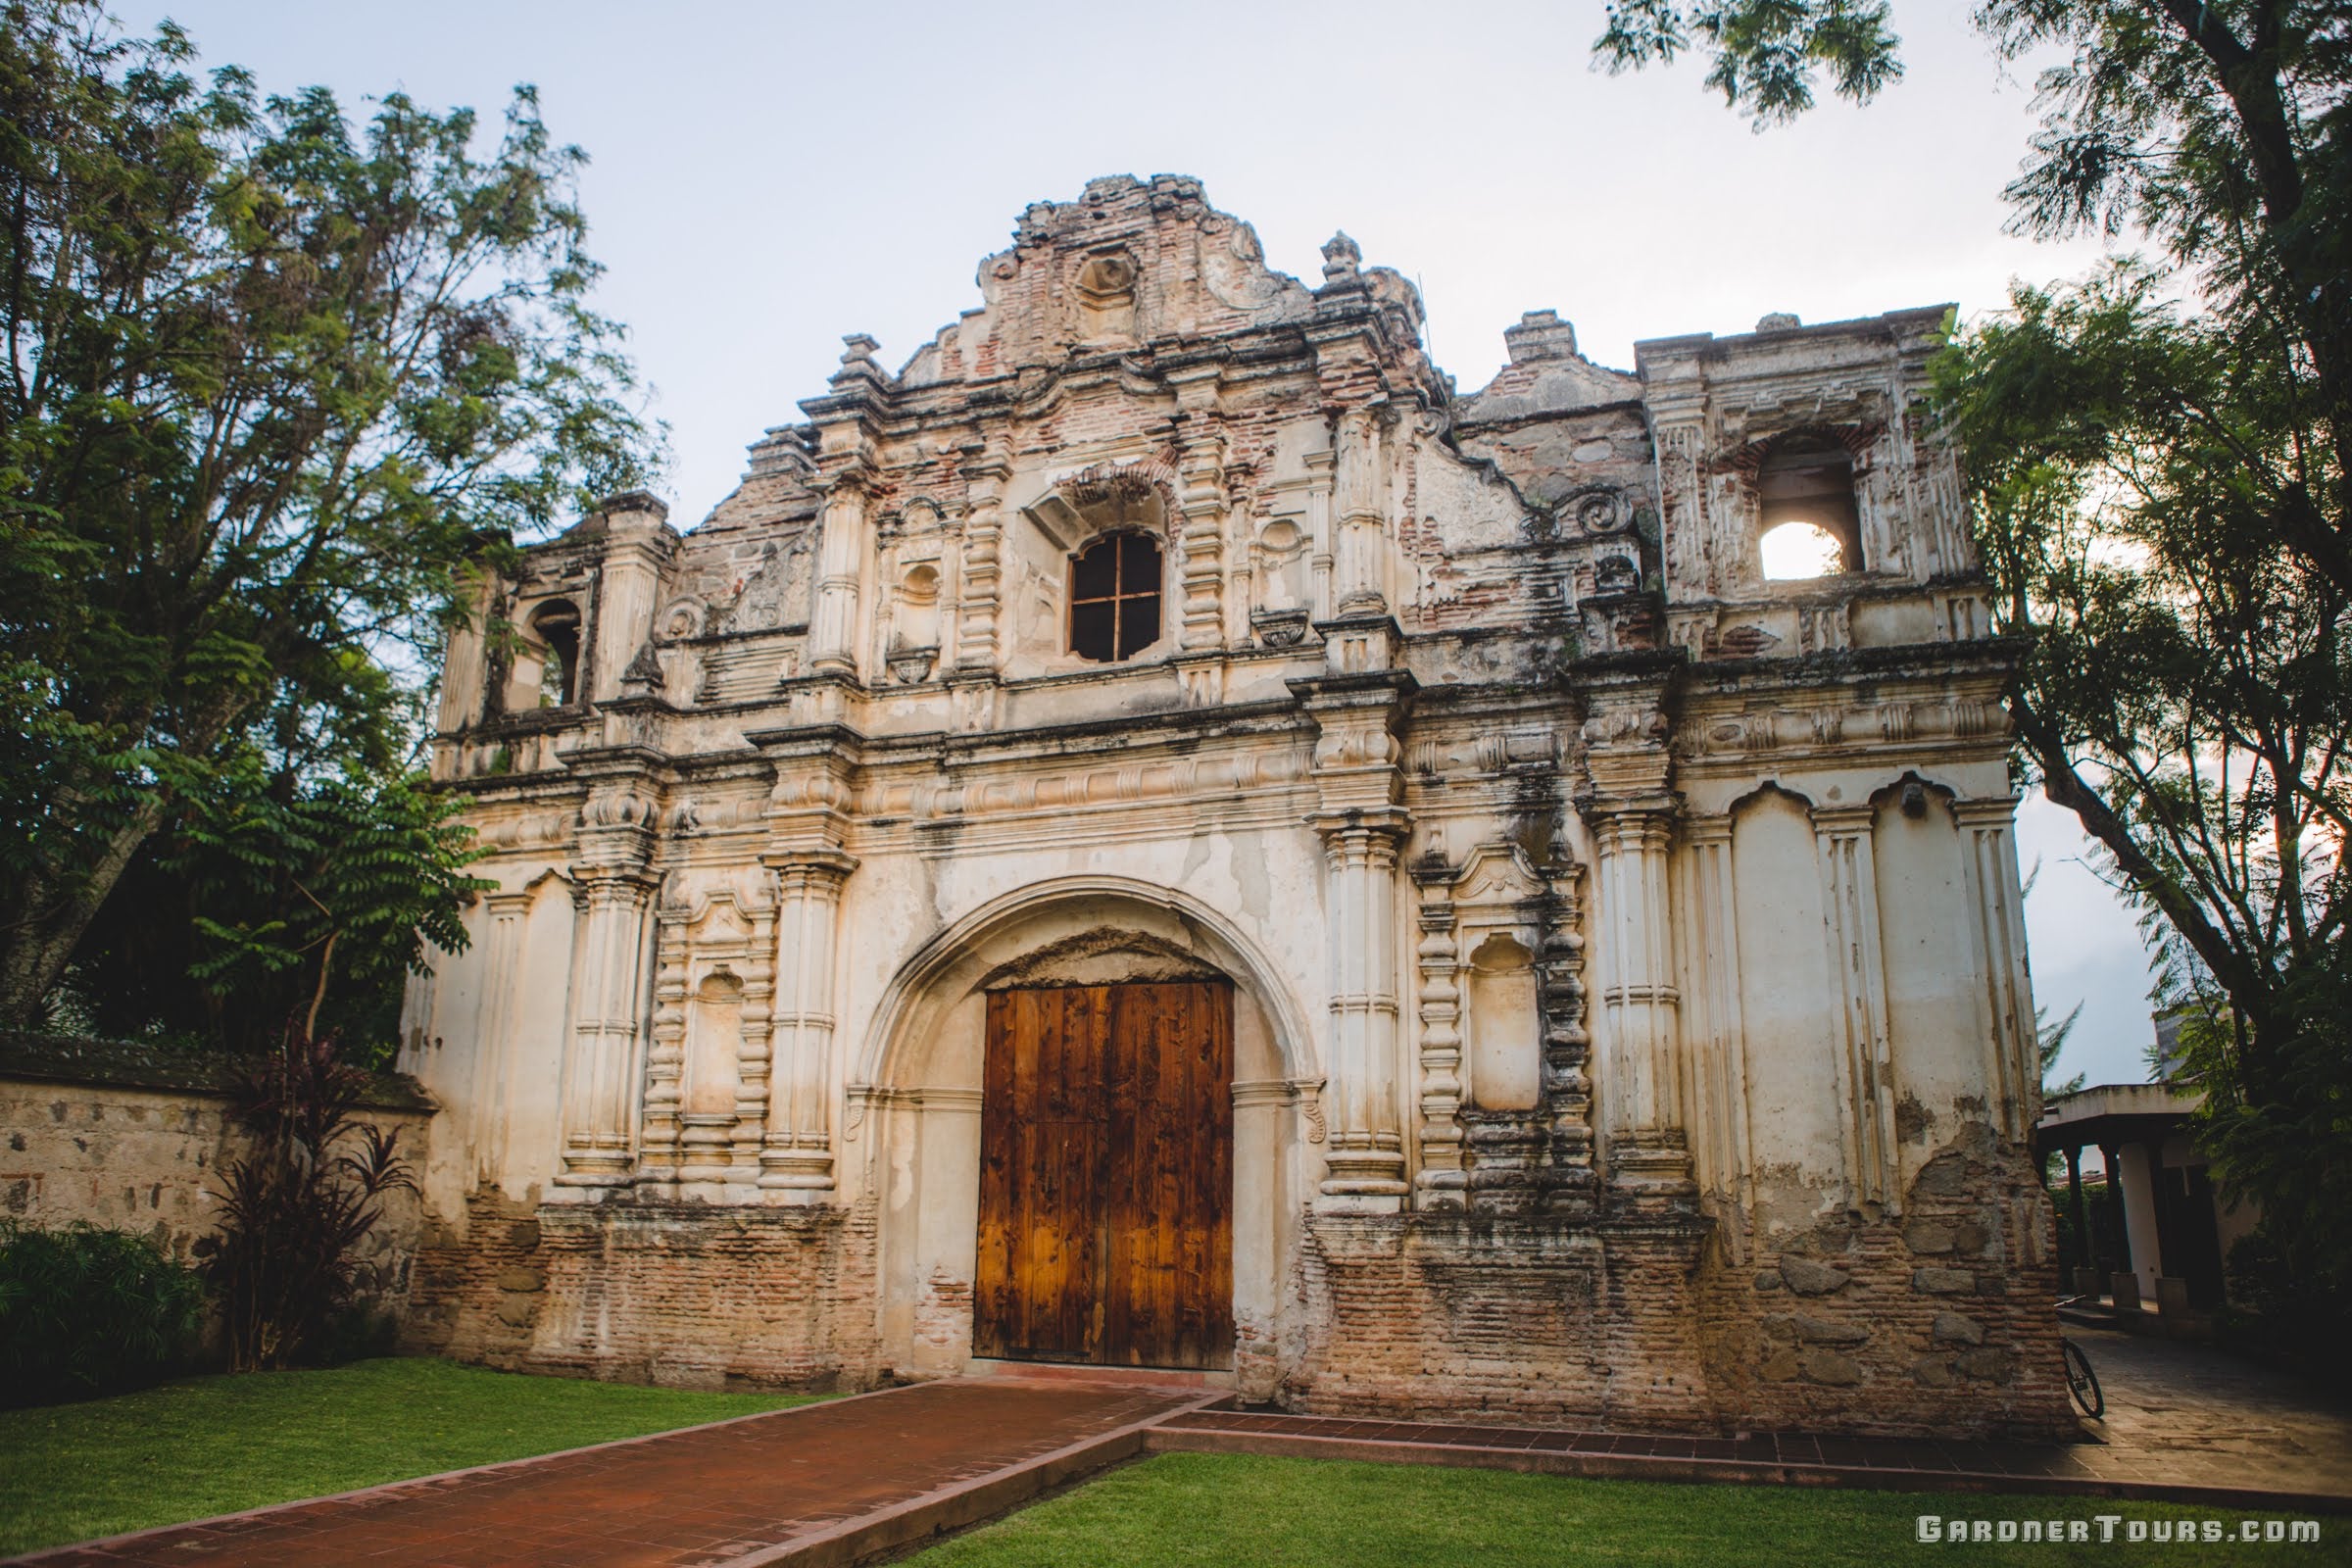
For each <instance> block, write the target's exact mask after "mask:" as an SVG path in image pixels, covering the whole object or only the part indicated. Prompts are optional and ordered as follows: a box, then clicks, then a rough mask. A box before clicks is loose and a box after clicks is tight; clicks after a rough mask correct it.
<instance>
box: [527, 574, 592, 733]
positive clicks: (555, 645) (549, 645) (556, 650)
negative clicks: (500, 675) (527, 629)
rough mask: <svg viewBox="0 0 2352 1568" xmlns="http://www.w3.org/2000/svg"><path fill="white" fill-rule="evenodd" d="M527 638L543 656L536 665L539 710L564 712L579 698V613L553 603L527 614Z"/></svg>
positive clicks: (564, 604) (559, 602)
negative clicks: (538, 647) (528, 615)
mask: <svg viewBox="0 0 2352 1568" xmlns="http://www.w3.org/2000/svg"><path fill="white" fill-rule="evenodd" d="M531 637H532V639H533V640H534V641H536V642H537V643H538V644H539V645H540V647H541V649H542V650H544V652H543V653H542V655H541V657H540V661H539V706H540V707H541V708H568V707H570V706H571V704H572V703H573V702H574V701H575V700H576V699H577V698H578V696H579V682H580V612H579V607H578V606H576V605H574V604H572V603H571V601H569V600H567V599H557V600H553V601H551V602H549V603H547V604H544V605H541V606H540V607H539V608H538V609H537V610H535V611H533V612H531Z"/></svg>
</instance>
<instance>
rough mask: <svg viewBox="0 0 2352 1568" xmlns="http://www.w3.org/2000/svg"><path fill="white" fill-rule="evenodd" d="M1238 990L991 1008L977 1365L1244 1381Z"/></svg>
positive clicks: (1086, 990)
mask: <svg viewBox="0 0 2352 1568" xmlns="http://www.w3.org/2000/svg"><path fill="white" fill-rule="evenodd" d="M1232 1208H1233V990H1232V987H1231V986H1229V985H1227V984H1225V983H1224V982H1222V981H1206V982H1200V981H1188V982H1179V983H1170V984H1156V983H1154V984H1133V985H1115V986H1056V987H1034V988H1023V989H1018V990H1009V991H997V992H992V993H990V995H989V998H988V1056H987V1067H986V1074H985V1077H984V1078H983V1081H982V1096H981V1108H980V1255H979V1279H978V1281H977V1286H978V1289H977V1296H976V1299H975V1301H974V1303H973V1322H972V1348H973V1352H974V1353H975V1354H978V1355H983V1356H1003V1357H1009V1358H1016V1359H1028V1360H1046V1361H1084V1362H1092V1363H1095V1364H1097V1365H1103V1366H1163V1367H1227V1366H1231V1365H1232V1364H1233V1214H1232Z"/></svg>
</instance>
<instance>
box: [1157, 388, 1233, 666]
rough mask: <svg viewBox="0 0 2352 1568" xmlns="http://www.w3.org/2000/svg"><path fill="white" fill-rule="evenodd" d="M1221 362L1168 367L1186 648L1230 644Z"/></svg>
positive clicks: (1181, 632) (1181, 639)
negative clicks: (1227, 641) (1172, 399)
mask: <svg viewBox="0 0 2352 1568" xmlns="http://www.w3.org/2000/svg"><path fill="white" fill-rule="evenodd" d="M1221 374H1222V370H1221V368H1220V367H1218V366H1216V365H1213V364H1211V365H1196V366H1189V367H1185V368H1180V369H1174V370H1170V371H1169V372H1168V382H1169V384H1170V385H1171V386H1173V387H1174V388H1175V391H1176V402H1177V407H1178V410H1179V413H1178V415H1177V417H1176V421H1175V424H1176V432H1175V434H1176V480H1177V494H1176V506H1177V511H1178V513H1179V514H1180V516H1179V518H1178V519H1176V533H1177V537H1178V540H1179V542H1180V543H1181V544H1182V546H1183V548H1184V563H1183V566H1182V571H1183V580H1182V587H1183V603H1182V605H1181V607H1180V610H1179V616H1180V619H1179V625H1178V629H1177V643H1178V646H1179V647H1181V648H1182V649H1183V650H1184V651H1185V652H1186V653H1197V652H1201V651H1204V650H1208V649H1214V648H1221V647H1223V646H1224V644H1225V604H1224V596H1225V559H1224V536H1225V435H1224V431H1223V430H1222V429H1221V428H1220V427H1219V423H1220V421H1219V419H1218V417H1217V383H1218V380H1219V377H1220V376H1221Z"/></svg>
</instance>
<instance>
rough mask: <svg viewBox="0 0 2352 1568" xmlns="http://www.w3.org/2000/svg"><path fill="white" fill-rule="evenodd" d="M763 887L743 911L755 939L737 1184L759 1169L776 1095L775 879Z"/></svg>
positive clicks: (734, 1160) (742, 1062)
mask: <svg viewBox="0 0 2352 1568" xmlns="http://www.w3.org/2000/svg"><path fill="white" fill-rule="evenodd" d="M760 882H761V883H762V884H763V885H762V886H761V887H760V894H761V895H763V896H762V897H760V899H758V900H757V901H756V902H754V903H753V905H752V907H750V908H749V909H747V910H745V911H744V912H745V913H746V914H747V915H749V916H750V919H751V924H752V936H751V951H750V952H749V953H748V954H747V955H746V956H745V959H744V966H743V967H744V973H743V1013H742V1019H741V1027H742V1033H741V1035H740V1036H739V1040H740V1044H739V1045H738V1046H737V1048H736V1052H735V1086H736V1087H735V1136H734V1145H735V1147H734V1150H733V1152H732V1157H731V1159H730V1161H729V1163H730V1164H732V1165H733V1167H734V1169H735V1170H736V1172H737V1173H738V1175H737V1179H738V1180H740V1179H742V1174H741V1173H743V1172H746V1171H749V1170H756V1169H758V1168H760V1155H761V1153H762V1152H763V1151H764V1149H765V1146H766V1141H767V1120H768V1106H769V1104H770V1103H771V1101H772V1097H773V1093H774V1091H773V1086H772V1082H771V1077H772V1064H773V1062H774V1060H775V1041H774V1026H775V1002H776V915H777V902H776V899H775V886H774V882H775V878H774V876H773V873H764V874H762V875H761V877H760Z"/></svg>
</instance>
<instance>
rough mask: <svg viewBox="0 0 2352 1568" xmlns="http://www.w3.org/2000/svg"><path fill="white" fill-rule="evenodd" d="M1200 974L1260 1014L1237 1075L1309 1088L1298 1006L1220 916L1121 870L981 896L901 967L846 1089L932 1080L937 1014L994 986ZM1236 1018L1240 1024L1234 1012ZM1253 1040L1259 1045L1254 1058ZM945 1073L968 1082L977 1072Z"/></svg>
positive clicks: (1315, 1068)
mask: <svg viewBox="0 0 2352 1568" xmlns="http://www.w3.org/2000/svg"><path fill="white" fill-rule="evenodd" d="M1210 975H1221V976H1223V977H1225V978H1227V979H1230V980H1232V981H1233V982H1234V985H1235V987H1236V989H1237V992H1238V994H1239V997H1240V998H1241V999H1242V1000H1244V1001H1247V1002H1249V1003H1250V1004H1252V1005H1253V1007H1254V1010H1255V1011H1256V1012H1257V1013H1258V1014H1259V1015H1260V1017H1261V1018H1262V1020H1263V1026H1264V1027H1263V1039H1262V1041H1259V1042H1246V1041H1243V1040H1240V1039H1237V1040H1236V1042H1235V1045H1236V1049H1237V1053H1239V1054H1238V1055H1237V1059H1236V1062H1235V1069H1236V1072H1237V1074H1238V1075H1239V1076H1240V1077H1241V1078H1242V1079H1243V1080H1245V1081H1247V1080H1257V1079H1282V1080H1287V1081H1289V1082H1291V1083H1294V1084H1297V1085H1299V1087H1300V1088H1302V1089H1312V1088H1314V1087H1318V1086H1319V1085H1320V1083H1321V1080H1322V1073H1321V1069H1320V1067H1319V1065H1318V1064H1317V1061H1316V1056H1315V1051H1314V1046H1313V1039H1314V1037H1313V1034H1312V1033H1311V1031H1310V1030H1309V1028H1308V1026H1307V1021H1306V1013H1305V1010H1304V1008H1303V1007H1301V1006H1300V1005H1299V1000H1298V998H1297V996H1296V995H1295V994H1294V993H1293V992H1292V991H1291V989H1290V988H1289V987H1288V986H1286V985H1284V984H1283V983H1282V982H1281V980H1280V979H1279V978H1278V977H1277V976H1276V974H1275V972H1274V970H1273V967H1272V965H1271V964H1270V963H1269V962H1268V961H1267V960H1266V958H1265V956H1264V955H1263V954H1262V952H1260V951H1259V949H1258V947H1257V945H1256V944H1255V943H1253V942H1252V941H1250V938H1249V937H1248V936H1246V935H1245V934H1244V933H1243V932H1242V931H1240V930H1239V929H1238V928H1237V927H1236V926H1235V925H1234V923H1233V922H1232V921H1231V920H1230V919H1228V918H1227V917H1226V916H1225V915H1223V914H1221V913H1219V912H1218V911H1216V910H1214V909H1212V908H1210V907H1208V906H1207V905H1205V904H1203V903H1201V901H1200V900H1198V899H1195V898H1192V897H1190V896H1189V895H1187V894H1183V893H1179V892H1177V891H1175V890H1173V889H1170V888H1163V887H1156V886H1153V885H1152V884H1151V883H1147V882H1139V881H1135V880H1132V879H1130V878H1126V877H1063V878H1057V879H1055V880H1054V881H1051V882H1043V883H1038V884H1034V885H1032V886H1030V887H1026V888H1022V889H1019V890H1017V891H1015V892H1012V893H1008V894H1005V895H1003V896H1002V897H999V898H996V899H992V900H990V901H989V902H988V903H987V904H984V905H982V906H981V907H978V908H977V909H974V910H973V911H972V912H971V913H969V914H967V915H965V916H964V917H963V918H962V919H960V920H957V921H956V923H955V924H953V925H951V926H949V927H948V928H947V929H946V930H945V931H942V932H941V933H940V934H939V935H938V936H936V937H934V938H932V939H931V941H929V942H927V943H925V944H924V945H923V947H922V949H921V950H920V951H918V952H917V953H916V954H915V955H914V956H912V957H911V958H909V959H907V962H906V963H904V964H903V965H901V966H900V969H899V972H898V974H897V975H896V976H895V977H894V978H893V979H892V981H891V983H890V985H889V987H888V989H887V990H886V991H885V992H884V993H883V997H882V1001H881V1004H880V1005H878V1006H877V1007H876V1008H875V1010H874V1021H873V1025H872V1027H871V1029H870V1030H869V1031H868V1033H867V1036H866V1038H865V1040H864V1042H863V1043H862V1046H861V1048H860V1050H859V1052H858V1058H857V1064H856V1069H855V1070H854V1072H853V1073H852V1076H851V1093H852V1095H853V1096H856V1095H858V1093H860V1092H861V1091H862V1092H865V1093H867V1094H872V1093H874V1092H877V1091H879V1092H885V1093H886V1092H888V1091H890V1090H894V1089H911V1088H915V1087H918V1086H920V1085H923V1084H926V1083H934V1082H940V1081H942V1080H943V1075H942V1074H940V1073H938V1072H936V1071H934V1070H933V1065H934V1063H933V1060H932V1057H933V1054H934V1052H935V1048H936V1047H937V1045H938V1043H939V1041H940V1034H941V1031H940V1026H941V1025H942V1024H943V1023H944V1022H945V1021H946V1018H945V1015H946V1014H947V1013H948V1012H949V1011H951V1010H953V1009H954V1008H956V1006H957V1005H961V1004H965V1003H967V1002H968V1001H969V1000H970V999H973V998H976V997H978V996H979V995H980V994H982V993H983V992H985V991H987V990H990V989H992V988H995V987H1000V986H1005V985H1041V984H1043V985H1051V984H1108V983H1111V982H1114V981H1117V980H1122V979H1154V978H1167V979H1172V978H1178V977H1185V978H1204V977H1207V976H1210ZM1236 1026H1237V1028H1238V1027H1243V1026H1244V1020H1243V1019H1242V1018H1241V1017H1238V1016H1237V1018H1236ZM1252 1045H1257V1046H1259V1047H1260V1048H1261V1049H1262V1051H1263V1052H1264V1053H1265V1054H1262V1055H1260V1056H1259V1057H1258V1059H1256V1060H1255V1061H1252V1060H1251V1059H1250V1047H1251V1046H1252ZM944 1076H946V1077H953V1076H954V1075H952V1074H950V1075H944ZM955 1081H958V1082H967V1081H968V1082H970V1083H975V1084H976V1083H977V1082H978V1077H977V1072H976V1070H975V1071H974V1072H973V1074H972V1076H971V1077H970V1078H969V1079H960V1078H958V1079H956V1080H955Z"/></svg>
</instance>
